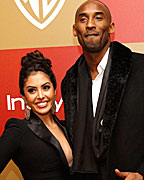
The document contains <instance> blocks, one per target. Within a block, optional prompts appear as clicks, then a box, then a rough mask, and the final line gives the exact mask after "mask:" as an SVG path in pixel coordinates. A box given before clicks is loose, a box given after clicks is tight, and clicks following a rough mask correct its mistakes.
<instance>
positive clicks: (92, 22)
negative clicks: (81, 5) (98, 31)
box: [87, 19, 96, 28]
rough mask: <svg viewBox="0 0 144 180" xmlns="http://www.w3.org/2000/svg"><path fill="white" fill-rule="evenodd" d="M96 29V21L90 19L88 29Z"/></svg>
mask: <svg viewBox="0 0 144 180" xmlns="http://www.w3.org/2000/svg"><path fill="white" fill-rule="evenodd" d="M95 27H96V24H95V20H94V19H89V20H88V22H87V28H95Z"/></svg>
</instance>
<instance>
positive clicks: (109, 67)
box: [62, 0, 144, 180]
mask: <svg viewBox="0 0 144 180" xmlns="http://www.w3.org/2000/svg"><path fill="white" fill-rule="evenodd" d="M113 32H114V23H113V22H112V19H111V14H110V11H109V9H108V7H107V6H106V5H105V4H104V3H102V2H100V1H98V0H88V1H86V2H84V3H83V4H82V5H81V6H80V7H79V8H78V10H77V12H76V16H75V24H74V26H73V34H74V36H77V38H78V41H79V43H80V45H81V46H82V49H83V54H82V55H81V56H80V58H79V59H78V60H77V61H76V63H75V64H74V65H73V66H72V67H71V68H70V69H69V70H68V71H67V73H66V76H65V77H64V79H63V81H62V97H63V101H64V108H65V118H66V125H67V128H68V130H69V133H70V137H71V140H72V143H73V146H74V149H73V152H74V154H73V156H74V160H73V166H72V172H73V173H81V174H85V178H86V179H90V180H92V179H95V180H118V179H121V178H122V179H126V180H132V179H135V180H142V179H143V176H144V96H143V93H144V55H142V54H138V53H133V52H131V50H130V49H128V48H127V47H125V46H123V45H122V44H120V43H118V42H111V40H110V34H112V33H113Z"/></svg>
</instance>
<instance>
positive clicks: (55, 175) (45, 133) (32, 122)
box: [0, 51, 72, 180]
mask: <svg viewBox="0 0 144 180" xmlns="http://www.w3.org/2000/svg"><path fill="white" fill-rule="evenodd" d="M21 65H22V68H21V71H20V77H19V87H20V93H21V95H22V97H23V99H24V101H25V103H26V111H25V116H26V118H25V119H24V120H20V119H16V118H12V119H9V120H8V121H7V123H6V126H5V130H4V132H3V134H2V136H1V137H0V172H2V170H3V169H4V168H5V166H6V165H7V163H8V162H9V161H10V160H11V159H12V160H13V161H14V162H15V164H16V165H17V166H18V167H19V169H20V171H21V173H22V175H23V178H24V179H25V180H69V179H71V178H72V177H71V176H70V174H69V166H70V165H71V163H72V150H71V146H70V142H69V139H68V135H67V132H66V130H65V128H64V127H63V126H62V125H61V123H60V121H59V120H58V118H57V117H56V116H55V115H54V114H53V110H54V102H55V93H56V79H55V76H54V74H53V72H52V69H51V61H50V60H49V59H46V58H45V57H44V56H43V54H42V53H41V52H39V51H34V52H31V53H28V54H27V55H26V56H24V57H23V58H22V62H21ZM28 107H30V109H31V111H30V110H29V108H28ZM29 112H30V113H29Z"/></svg>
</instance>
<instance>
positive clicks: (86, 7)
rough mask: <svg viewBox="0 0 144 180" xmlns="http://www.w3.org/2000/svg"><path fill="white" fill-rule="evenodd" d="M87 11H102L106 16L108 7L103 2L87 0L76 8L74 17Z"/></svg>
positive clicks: (108, 14)
mask: <svg viewBox="0 0 144 180" xmlns="http://www.w3.org/2000/svg"><path fill="white" fill-rule="evenodd" d="M89 11H91V12H102V13H103V14H105V15H106V16H108V17H109V16H110V13H109V10H108V8H107V7H106V6H105V5H104V4H103V3H101V2H100V1H97V0H88V1H86V2H85V3H83V4H82V5H81V6H80V7H79V8H78V10H77V12H76V18H77V17H78V16H79V14H81V13H87V12H89Z"/></svg>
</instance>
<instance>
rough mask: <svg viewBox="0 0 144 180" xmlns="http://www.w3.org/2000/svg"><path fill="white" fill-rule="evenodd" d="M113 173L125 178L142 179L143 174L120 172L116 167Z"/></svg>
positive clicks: (126, 179)
mask: <svg viewBox="0 0 144 180" xmlns="http://www.w3.org/2000/svg"><path fill="white" fill-rule="evenodd" d="M115 173H116V175H117V176H119V177H121V178H123V179H125V180H143V176H142V175H141V174H139V173H134V172H120V171H119V170H118V169H115Z"/></svg>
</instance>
